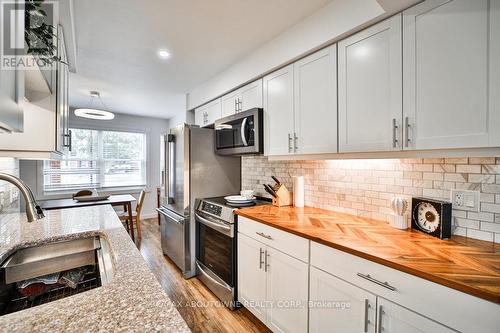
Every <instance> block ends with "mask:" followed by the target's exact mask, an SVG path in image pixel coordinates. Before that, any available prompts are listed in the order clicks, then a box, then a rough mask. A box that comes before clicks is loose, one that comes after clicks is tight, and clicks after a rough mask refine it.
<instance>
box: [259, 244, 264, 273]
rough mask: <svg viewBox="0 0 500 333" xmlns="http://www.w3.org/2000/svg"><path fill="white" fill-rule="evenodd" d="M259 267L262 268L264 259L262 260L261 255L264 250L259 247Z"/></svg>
mask: <svg viewBox="0 0 500 333" xmlns="http://www.w3.org/2000/svg"><path fill="white" fill-rule="evenodd" d="M259 252H260V253H259V269H262V264H263V263H264V261H263V260H262V255H263V254H264V250H262V248H259Z"/></svg>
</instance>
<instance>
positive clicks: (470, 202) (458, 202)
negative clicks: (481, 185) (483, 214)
mask: <svg viewBox="0 0 500 333" xmlns="http://www.w3.org/2000/svg"><path fill="white" fill-rule="evenodd" d="M451 202H452V204H453V209H457V210H466V211H469V212H479V191H467V190H451Z"/></svg>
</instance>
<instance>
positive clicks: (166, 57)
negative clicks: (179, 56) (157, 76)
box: [158, 50, 170, 59]
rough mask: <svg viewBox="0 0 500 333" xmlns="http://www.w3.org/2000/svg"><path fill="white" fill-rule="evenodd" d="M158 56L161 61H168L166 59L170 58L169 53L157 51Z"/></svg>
mask: <svg viewBox="0 0 500 333" xmlns="http://www.w3.org/2000/svg"><path fill="white" fill-rule="evenodd" d="M158 56H159V57H160V58H161V59H168V58H170V52H168V51H167V50H159V51H158Z"/></svg>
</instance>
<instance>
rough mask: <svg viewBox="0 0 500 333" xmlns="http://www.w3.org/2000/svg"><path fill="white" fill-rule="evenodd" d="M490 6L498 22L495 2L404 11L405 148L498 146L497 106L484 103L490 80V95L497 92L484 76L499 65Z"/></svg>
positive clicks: (454, 1) (438, 1)
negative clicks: (492, 89) (492, 67)
mask: <svg viewBox="0 0 500 333" xmlns="http://www.w3.org/2000/svg"><path fill="white" fill-rule="evenodd" d="M490 2H491V8H492V9H493V8H495V6H496V8H497V11H494V10H493V11H492V15H496V19H497V20H498V15H499V14H498V0H493V1H488V0H474V1H470V0H451V1H450V0H430V1H425V2H423V3H421V4H419V5H417V6H415V7H412V8H410V9H408V10H407V11H405V12H404V16H403V26H404V36H405V38H404V40H403V50H404V51H403V52H404V61H403V63H404V69H403V70H404V84H403V86H404V98H403V100H404V101H405V102H404V103H405V104H404V117H405V122H407V123H408V126H407V129H408V131H407V136H405V139H404V140H405V149H436V148H468V147H487V146H489V145H492V146H493V145H496V146H498V145H500V134H498V132H499V131H498V128H500V116H499V115H500V109H499V108H498V106H499V105H498V104H497V105H496V109H495V108H494V106H493V105H491V104H489V103H488V94H489V85H490V84H492V83H493V81H492V80H496V82H497V91H496V92H493V91H491V93H492V95H496V96H498V94H499V93H498V88H499V87H500V85H498V82H499V81H498V80H499V79H498V77H497V78H494V77H493V76H494V75H495V74H494V72H491V74H493V75H492V76H491V77H490V73H489V66H490V65H492V66H493V65H494V63H496V64H497V66H498V63H499V61H500V60H499V58H500V53H499V52H498V43H499V42H500V40H499V39H498V36H499V35H498V31H496V32H494V28H495V27H494V26H491V28H492V29H493V30H491V29H490V27H489V24H495V20H494V19H493V20H491V22H490V17H489V10H490V9H489V8H490V6H489V4H490ZM492 18H493V17H492ZM496 22H497V23H496V28H498V21H496ZM490 31H491V32H492V33H493V34H490ZM488 38H489V39H488ZM464 41H467V43H466V47H464V46H465V45H464ZM492 42H493V44H495V43H496V44H497V49H496V57H495V55H494V54H491V56H492V57H491V59H490V54H489V52H490V51H491V52H495V48H494V47H493V44H491V43H492ZM490 44H491V46H492V48H491V50H490ZM494 58H495V59H494ZM488 61H491V64H489V63H488ZM496 75H499V72H498V70H497V72H496ZM491 97H493V96H491ZM493 98H498V97H493ZM405 132H406V131H405ZM495 132H496V133H495Z"/></svg>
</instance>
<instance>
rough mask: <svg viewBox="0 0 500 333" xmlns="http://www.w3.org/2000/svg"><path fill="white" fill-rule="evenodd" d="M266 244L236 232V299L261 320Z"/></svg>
mask: <svg viewBox="0 0 500 333" xmlns="http://www.w3.org/2000/svg"><path fill="white" fill-rule="evenodd" d="M265 249H266V246H265V245H264V244H262V243H261V242H258V241H256V240H254V239H252V238H250V237H247V236H245V235H243V234H241V233H239V234H238V263H240V264H239V265H238V301H240V302H241V303H242V304H243V305H244V306H245V307H246V308H248V309H249V310H250V312H252V313H253V314H254V315H255V316H256V317H257V318H259V319H260V320H261V321H262V322H265V321H266V312H265V308H264V304H263V302H264V301H265V299H266V272H265V271H264V269H263V265H264V258H263V255H264V254H265V253H264V252H265Z"/></svg>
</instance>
